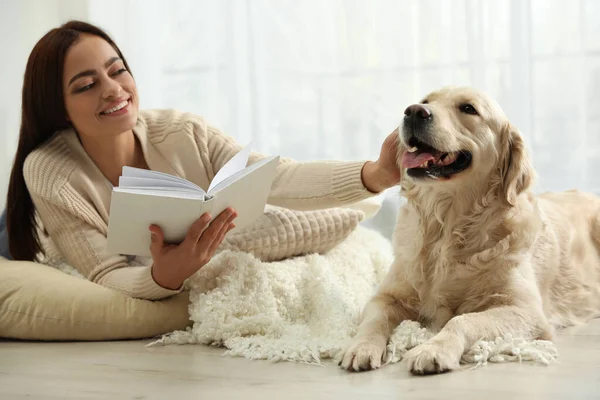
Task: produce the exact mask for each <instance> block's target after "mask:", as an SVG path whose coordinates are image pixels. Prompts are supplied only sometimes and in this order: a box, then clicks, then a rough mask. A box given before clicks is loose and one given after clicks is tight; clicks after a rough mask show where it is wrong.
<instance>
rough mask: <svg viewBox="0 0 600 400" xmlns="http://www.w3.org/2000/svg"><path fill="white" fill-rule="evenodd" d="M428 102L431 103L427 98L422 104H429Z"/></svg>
mask: <svg viewBox="0 0 600 400" xmlns="http://www.w3.org/2000/svg"><path fill="white" fill-rule="evenodd" d="M427 103H429V100H427V99H425V100H423V101H422V102H421V104H427Z"/></svg>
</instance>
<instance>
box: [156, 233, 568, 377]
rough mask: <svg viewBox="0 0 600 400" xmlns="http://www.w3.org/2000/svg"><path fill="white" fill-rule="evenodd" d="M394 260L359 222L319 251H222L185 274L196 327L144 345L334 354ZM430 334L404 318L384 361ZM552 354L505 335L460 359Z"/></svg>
mask: <svg viewBox="0 0 600 400" xmlns="http://www.w3.org/2000/svg"><path fill="white" fill-rule="evenodd" d="M391 261H392V251H391V247H390V244H389V242H388V241H387V240H385V239H384V238H383V237H381V236H380V235H379V234H378V233H376V232H374V231H370V230H368V229H366V228H363V227H359V228H358V229H357V230H356V231H355V232H354V233H353V234H352V235H351V236H350V237H349V238H348V239H347V240H346V241H345V242H343V243H342V244H340V245H339V246H337V247H336V248H335V249H333V250H332V251H330V252H328V253H327V254H324V255H308V256H304V257H296V258H293V259H289V260H285V261H281V262H272V263H265V262H261V261H259V260H257V259H256V258H254V257H252V256H251V255H249V254H245V253H233V252H230V251H224V252H222V253H220V254H218V255H216V256H215V257H214V258H213V260H212V261H211V262H210V263H209V264H207V265H206V266H205V267H204V268H202V269H201V270H200V271H199V272H198V273H197V274H196V275H194V276H193V277H192V278H190V279H189V280H188V283H187V286H188V288H189V289H190V299H191V304H190V308H189V310H190V316H191V319H192V321H194V324H193V327H191V328H188V330H186V331H176V332H172V333H170V334H168V335H164V336H163V337H162V338H160V339H159V340H156V341H154V342H152V343H150V344H149V346H160V345H168V344H205V345H213V346H222V347H224V348H226V349H227V350H226V351H225V354H226V355H230V356H239V357H246V358H250V359H265V360H273V361H294V362H302V363H309V364H321V363H322V361H323V360H326V359H336V358H337V357H338V356H339V355H340V354H339V353H340V352H341V349H342V348H343V346H344V344H345V343H346V341H348V340H349V339H350V338H351V337H352V336H353V335H354V333H355V330H356V327H357V323H358V318H359V314H360V312H361V310H362V307H363V306H364V304H365V303H366V302H367V301H368V299H369V298H370V296H371V295H372V294H373V293H374V291H375V289H376V287H377V284H378V283H379V282H380V281H381V279H382V278H383V277H384V276H385V273H386V272H387V269H388V268H389V265H390V263H391ZM431 336H432V333H431V332H429V331H428V330H427V329H425V328H422V327H421V326H420V325H419V324H418V323H417V322H414V321H405V322H403V323H402V324H401V325H400V326H399V327H398V328H397V329H396V330H395V332H394V334H393V336H392V338H391V340H390V343H389V345H388V352H387V362H388V363H395V362H398V361H400V360H401V358H402V356H403V355H404V353H405V352H406V351H407V350H408V349H410V348H412V347H414V346H416V345H418V344H420V343H423V342H424V341H426V340H427V339H428V338H429V337H431ZM557 356H558V353H557V350H556V348H555V346H554V345H553V344H552V343H551V342H547V341H523V340H519V339H518V338H513V337H511V336H506V337H504V338H497V339H496V340H495V341H480V342H478V343H476V344H475V345H474V346H473V347H472V348H471V349H470V350H469V351H468V352H467V353H466V354H465V355H464V356H463V358H462V362H463V363H465V364H474V365H475V366H480V365H484V364H486V363H487V362H507V361H536V362H539V363H542V364H548V363H550V362H552V361H554V360H555V359H556V357H557Z"/></svg>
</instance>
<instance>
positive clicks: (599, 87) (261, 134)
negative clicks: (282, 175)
mask: <svg viewBox="0 0 600 400" xmlns="http://www.w3.org/2000/svg"><path fill="white" fill-rule="evenodd" d="M15 2H16V0H15ZM40 2H41V1H40ZM55 3H56V4H57V5H58V6H59V7H62V12H61V13H60V16H61V18H63V19H64V18H65V17H68V16H74V17H79V18H86V19H88V20H89V21H91V22H93V23H97V24H99V25H100V26H102V27H103V28H105V29H106V30H107V31H108V32H109V33H110V34H111V35H112V36H113V37H114V39H116V41H117V43H118V44H119V45H120V46H121V48H122V50H123V51H124V53H125V56H126V57H127V58H128V61H129V63H130V65H131V67H132V70H133V73H134V76H135V77H136V80H137V82H138V85H139V90H140V94H141V106H142V107H147V108H149V107H152V108H154V107H169V108H171V107H172V108H178V109H181V110H185V111H191V112H194V113H197V114H199V115H202V116H204V117H206V118H207V119H208V120H209V121H211V122H212V123H213V124H214V125H216V126H218V127H220V128H221V129H222V130H224V131H225V132H226V133H228V134H230V135H232V136H234V137H236V138H237V139H238V140H239V141H240V142H242V143H247V142H249V141H252V142H253V145H254V147H255V148H257V149H258V150H260V151H262V152H266V153H272V154H275V153H277V154H281V155H284V156H291V157H295V158H297V159H300V160H312V159H346V160H351V159H364V158H371V159H372V158H374V157H377V155H378V152H379V146H380V144H381V142H382V140H383V138H384V137H385V136H386V135H387V134H388V133H389V132H391V131H392V130H393V129H394V128H395V127H396V126H397V125H398V124H399V122H400V121H401V118H402V116H403V111H404V109H405V108H406V107H407V106H408V105H409V104H411V103H414V102H416V101H418V100H419V99H420V98H422V97H423V96H424V95H425V94H426V93H427V92H428V91H430V90H433V89H436V88H438V87H440V86H442V85H449V84H452V85H454V84H459V85H462V84H465V85H472V86H475V87H478V88H481V89H484V90H486V91H488V92H489V93H490V94H491V95H492V96H494V97H495V98H496V99H497V100H498V101H499V102H500V104H501V105H502V107H503V108H504V109H505V111H506V112H507V114H508V116H509V118H511V120H512V121H513V122H514V124H515V125H517V126H518V127H519V128H520V129H521V130H522V132H523V134H524V135H525V138H526V140H527V144H528V145H529V149H530V151H531V153H532V156H533V159H534V163H535V166H536V168H537V170H538V173H539V175H540V180H539V184H538V187H537V190H539V191H545V190H562V189H568V188H572V187H577V188H580V189H584V190H589V191H594V192H598V193H600V175H599V174H597V173H595V172H596V171H598V170H599V168H600V98H599V97H598V93H600V18H599V16H600V1H596V0H574V1H571V2H569V3H568V5H567V4H566V3H565V2H564V1H559V0H328V1H322V0H303V1H292V0H203V1H198V0H172V1H171V0H170V1H169V2H167V1H165V0H162V1H151V0H140V1H133V0H118V1H116V0H87V1H83V0H82V1H77V2H75V1H67V2H64V1H63V2H61V1H57V2H55ZM82 3H84V4H85V6H82V5H81V4H82ZM71 7H76V9H72V15H71V14H69V10H71ZM82 14H83V16H82ZM25 22H26V25H27V21H25ZM26 25H25V26H26ZM15 28H16V29H17V31H18V30H20V29H23V28H22V25H18V26H16V27H15ZM3 40H5V39H3ZM25 50H27V52H28V51H29V50H30V49H29V48H27V49H25ZM25 54H26V52H25V51H21V52H20V53H19V54H18V55H19V59H18V60H16V61H18V62H20V63H21V64H22V65H24V61H23V59H22V58H23V57H24V56H25ZM11 73H12V75H11V76H10V77H8V78H6V79H8V81H10V82H14V81H19V80H20V79H22V71H21V70H20V69H19V70H11ZM3 78H4V77H3ZM3 84H4V83H3ZM3 100H5V99H3ZM18 109H19V108H18V99H16V98H13V99H11V100H10V102H8V101H7V102H5V103H3V108H2V109H1V110H0V115H1V116H2V117H3V119H6V120H8V121H11V122H10V124H9V125H8V126H7V130H6V132H7V133H8V135H7V136H6V135H5V136H4V140H5V143H7V147H6V149H7V150H6V151H5V155H6V156H7V157H12V154H11V151H14V150H13V148H14V147H13V146H12V143H15V140H16V136H17V132H18V130H17V128H18V125H16V124H15V119H16V118H17V117H16V115H17V114H18ZM4 164H6V162H5V163H4ZM6 175H7V171H4V170H3V171H2V176H6ZM0 183H2V181H1V180H0ZM4 190H5V188H4V186H3V187H0V194H3V193H4Z"/></svg>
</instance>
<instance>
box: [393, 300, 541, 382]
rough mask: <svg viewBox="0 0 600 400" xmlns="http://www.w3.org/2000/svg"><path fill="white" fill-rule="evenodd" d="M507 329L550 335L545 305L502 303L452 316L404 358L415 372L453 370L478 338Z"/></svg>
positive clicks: (527, 334) (528, 335) (530, 335)
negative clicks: (543, 311)
mask: <svg viewBox="0 0 600 400" xmlns="http://www.w3.org/2000/svg"><path fill="white" fill-rule="evenodd" d="M506 333H511V334H513V336H515V337H522V338H524V339H536V338H544V339H549V338H550V337H551V328H550V325H549V324H548V321H547V320H546V318H545V317H544V316H543V313H542V312H541V306H539V307H536V306H535V305H534V304H529V305H523V306H516V305H512V306H498V307H495V308H491V309H488V310H486V311H481V312H477V313H468V314H462V315H458V316H456V317H454V318H452V319H451V320H450V321H448V323H447V324H446V326H444V328H443V329H442V330H441V331H440V332H439V333H438V334H437V335H435V336H434V337H432V338H431V339H430V340H428V341H427V342H425V343H423V344H421V345H419V346H417V347H415V348H413V349H411V350H410V351H408V352H407V353H406V354H405V355H404V359H405V360H406V362H407V366H408V368H409V370H410V371H411V372H412V373H414V374H429V373H440V372H445V371H450V370H452V369H456V368H458V367H459V363H460V359H461V357H462V355H463V353H464V352H465V351H466V350H468V349H469V348H471V346H473V345H474V344H475V343H476V342H477V341H478V340H481V339H483V340H494V339H495V338H496V337H498V336H504V334H506Z"/></svg>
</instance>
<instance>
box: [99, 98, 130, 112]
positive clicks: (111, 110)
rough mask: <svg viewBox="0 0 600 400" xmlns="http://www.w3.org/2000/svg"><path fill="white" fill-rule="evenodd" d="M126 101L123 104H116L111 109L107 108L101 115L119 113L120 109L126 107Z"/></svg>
mask: <svg viewBox="0 0 600 400" xmlns="http://www.w3.org/2000/svg"><path fill="white" fill-rule="evenodd" d="M127 103H128V101H127V100H125V101H124V102H122V103H120V104H117V105H116V106H114V107H113V108H109V109H108V110H106V111H102V112H101V114H110V113H114V112H115V111H119V110H120V109H122V108H123V107H125V106H126V105H127Z"/></svg>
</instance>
